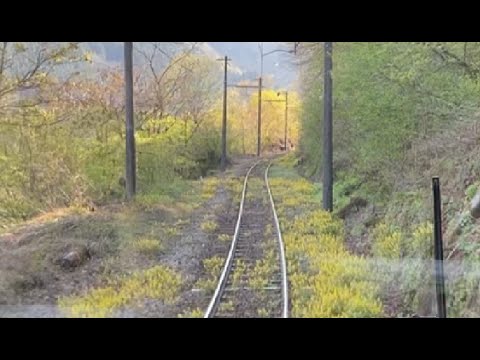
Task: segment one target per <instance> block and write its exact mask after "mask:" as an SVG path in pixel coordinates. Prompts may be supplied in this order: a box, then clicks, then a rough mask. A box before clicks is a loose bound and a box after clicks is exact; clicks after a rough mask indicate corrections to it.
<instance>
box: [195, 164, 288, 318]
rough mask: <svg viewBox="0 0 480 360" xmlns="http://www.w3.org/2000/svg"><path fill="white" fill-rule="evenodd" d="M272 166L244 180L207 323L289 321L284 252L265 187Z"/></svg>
mask: <svg viewBox="0 0 480 360" xmlns="http://www.w3.org/2000/svg"><path fill="white" fill-rule="evenodd" d="M270 164H271V162H270V161H269V160H268V159H260V160H258V161H257V162H255V164H254V165H253V166H251V167H250V168H249V169H248V171H247V174H246V176H245V180H244V184H243V190H242V197H241V201H240V207H239V211H238V218H237V222H236V225H235V233H234V235H233V239H232V244H231V246H230V250H229V253H228V256H227V259H226V261H225V265H224V267H223V270H222V273H221V275H220V278H219V282H218V285H217V287H216V289H215V292H214V295H213V297H212V299H211V301H210V304H209V305H208V308H207V310H206V312H205V316H204V317H205V318H210V317H217V318H220V317H224V318H244V317H274V318H275V317H281V318H287V317H288V284H287V272H286V261H285V252H284V247H283V241H282V234H281V231H280V226H279V223H278V218H277V214H276V211H275V204H274V201H273V197H272V194H271V191H270V187H269V184H268V171H269V168H270Z"/></svg>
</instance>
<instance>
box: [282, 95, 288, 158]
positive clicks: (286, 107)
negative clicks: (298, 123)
mask: <svg viewBox="0 0 480 360" xmlns="http://www.w3.org/2000/svg"><path fill="white" fill-rule="evenodd" d="M287 123H288V91H285V140H284V142H283V144H284V145H285V151H288V147H287Z"/></svg>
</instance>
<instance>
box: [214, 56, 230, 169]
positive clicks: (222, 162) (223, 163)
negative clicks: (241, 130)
mask: <svg viewBox="0 0 480 360" xmlns="http://www.w3.org/2000/svg"><path fill="white" fill-rule="evenodd" d="M217 60H221V61H224V62H225V70H224V72H225V74H224V81H223V119H222V157H221V160H220V170H221V171H225V167H226V166H227V86H228V85H227V67H228V62H229V61H230V60H231V59H229V58H228V56H225V58H224V59H217Z"/></svg>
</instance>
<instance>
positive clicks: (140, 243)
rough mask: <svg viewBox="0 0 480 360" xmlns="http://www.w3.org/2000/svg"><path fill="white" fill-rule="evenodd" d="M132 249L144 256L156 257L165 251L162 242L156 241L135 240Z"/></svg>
mask: <svg viewBox="0 0 480 360" xmlns="http://www.w3.org/2000/svg"><path fill="white" fill-rule="evenodd" d="M132 247H133V249H134V250H135V251H137V252H139V253H140V254H144V255H156V254H158V253H159V252H160V251H161V250H163V246H162V244H161V243H160V241H159V240H155V239H139V240H135V241H134V242H133V244H132Z"/></svg>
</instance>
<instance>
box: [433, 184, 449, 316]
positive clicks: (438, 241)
mask: <svg viewBox="0 0 480 360" xmlns="http://www.w3.org/2000/svg"><path fill="white" fill-rule="evenodd" d="M432 188H433V211H434V220H435V229H434V236H435V278H436V289H437V308H438V317H440V318H446V317H447V306H446V301H445V277H444V273H443V240H442V204H441V197H440V179H439V178H438V177H434V178H432Z"/></svg>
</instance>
